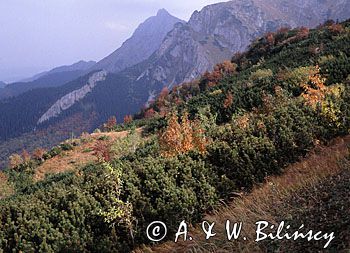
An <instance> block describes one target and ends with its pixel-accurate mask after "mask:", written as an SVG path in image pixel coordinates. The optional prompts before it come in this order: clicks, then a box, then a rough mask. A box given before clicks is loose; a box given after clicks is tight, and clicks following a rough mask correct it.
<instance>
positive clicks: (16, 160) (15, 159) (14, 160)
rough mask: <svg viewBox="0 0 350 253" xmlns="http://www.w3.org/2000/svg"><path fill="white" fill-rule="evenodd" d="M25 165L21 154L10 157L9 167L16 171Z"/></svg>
mask: <svg viewBox="0 0 350 253" xmlns="http://www.w3.org/2000/svg"><path fill="white" fill-rule="evenodd" d="M22 163H23V159H22V157H21V156H20V155H19V154H12V155H10V157H9V167H10V168H11V169H14V168H16V167H18V166H19V165H20V164H22Z"/></svg>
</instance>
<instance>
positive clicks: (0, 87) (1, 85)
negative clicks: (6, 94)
mask: <svg viewBox="0 0 350 253" xmlns="http://www.w3.org/2000/svg"><path fill="white" fill-rule="evenodd" d="M5 86H6V83H4V82H2V81H0V89H2V88H4V87H5Z"/></svg>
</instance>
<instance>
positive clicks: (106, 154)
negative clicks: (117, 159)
mask: <svg viewBox="0 0 350 253" xmlns="http://www.w3.org/2000/svg"><path fill="white" fill-rule="evenodd" d="M93 155H94V156H96V158H97V160H98V162H109V161H110V160H111V148H110V143H109V142H107V141H103V140H99V141H97V142H96V144H95V145H94V147H93Z"/></svg>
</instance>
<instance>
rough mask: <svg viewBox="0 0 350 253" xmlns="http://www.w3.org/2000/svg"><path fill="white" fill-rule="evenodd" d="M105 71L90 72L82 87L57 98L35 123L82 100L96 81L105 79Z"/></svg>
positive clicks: (57, 113) (39, 122)
mask: <svg viewBox="0 0 350 253" xmlns="http://www.w3.org/2000/svg"><path fill="white" fill-rule="evenodd" d="M106 75H107V72H106V71H100V72H96V73H94V74H92V75H91V76H90V78H89V80H88V82H87V84H85V85H84V86H83V87H81V88H80V89H77V90H73V91H72V92H70V93H68V94H67V95H65V96H63V97H62V98H60V99H59V100H57V101H56V102H55V103H54V104H53V106H51V107H50V109H49V110H48V111H47V112H45V113H44V114H43V115H42V116H41V117H40V119H39V120H38V123H37V124H41V123H43V122H44V121H47V120H49V119H51V118H53V117H57V116H58V115H59V114H60V113H61V112H62V111H65V110H67V109H69V108H70V107H71V106H73V105H74V104H75V103H76V102H78V101H79V100H82V99H83V98H84V97H85V96H86V95H87V94H88V93H89V92H91V91H92V89H93V88H94V87H95V86H96V85H97V83H98V82H101V81H104V80H105V79H106Z"/></svg>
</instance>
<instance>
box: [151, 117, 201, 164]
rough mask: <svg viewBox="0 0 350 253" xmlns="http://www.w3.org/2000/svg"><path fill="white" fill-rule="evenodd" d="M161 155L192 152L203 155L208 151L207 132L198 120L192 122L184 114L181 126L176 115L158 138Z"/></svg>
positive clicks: (169, 155)
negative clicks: (195, 151) (196, 151)
mask: <svg viewBox="0 0 350 253" xmlns="http://www.w3.org/2000/svg"><path fill="white" fill-rule="evenodd" d="M158 140H159V145H160V150H161V154H162V155H163V156H165V157H172V156H176V155H178V154H181V153H187V152H188V151H191V150H194V149H196V150H198V151H199V152H201V153H204V152H205V151H206V146H207V139H206V136H205V131H204V129H203V128H202V126H201V124H200V122H199V121H198V120H194V121H191V120H189V118H188V113H187V112H184V114H183V115H182V117H181V124H180V123H179V118H178V116H177V115H176V113H172V114H171V115H170V117H169V119H168V126H167V127H166V129H165V130H164V131H163V132H162V133H160V134H159V136H158Z"/></svg>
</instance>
